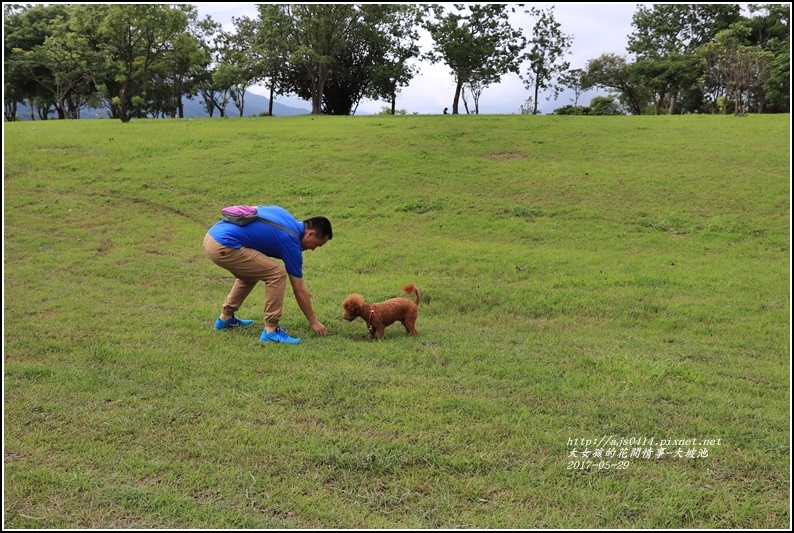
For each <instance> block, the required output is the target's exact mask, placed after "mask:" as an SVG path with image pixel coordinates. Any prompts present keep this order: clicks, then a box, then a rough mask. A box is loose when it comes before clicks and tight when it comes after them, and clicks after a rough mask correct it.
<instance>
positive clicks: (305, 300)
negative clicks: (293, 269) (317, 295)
mask: <svg viewBox="0 0 794 533" xmlns="http://www.w3.org/2000/svg"><path fill="white" fill-rule="evenodd" d="M289 282H290V283H291V284H292V292H293V293H294V294H295V301H297V302H298V307H300V308H301V311H303V314H304V315H306V320H308V321H309V325H311V327H312V330H314V332H315V333H316V334H317V335H319V336H320V337H325V336H326V335H327V334H328V330H327V329H325V326H323V325H322V324H321V323H320V321H319V320H317V317H315V316H314V309H313V308H312V296H311V294H309V290H308V289H307V288H306V283H304V281H303V278H296V277H295V276H292V275H290V277H289Z"/></svg>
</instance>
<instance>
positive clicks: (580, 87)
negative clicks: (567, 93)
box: [559, 68, 587, 107]
mask: <svg viewBox="0 0 794 533" xmlns="http://www.w3.org/2000/svg"><path fill="white" fill-rule="evenodd" d="M584 76H585V71H584V70H582V69H579V68H575V69H571V70H569V71H568V72H565V73H563V74H562V75H561V76H560V78H559V82H560V85H562V86H563V87H567V88H569V89H571V90H572V91H573V106H574V107H577V106H578V105H579V97H580V96H582V94H583V93H585V92H586V91H587V89H586V88H585V87H586V86H587V81H586V80H584V79H583V78H584Z"/></svg>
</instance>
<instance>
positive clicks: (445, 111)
mask: <svg viewBox="0 0 794 533" xmlns="http://www.w3.org/2000/svg"><path fill="white" fill-rule="evenodd" d="M448 109H449V108H447V107H445V108H444V114H445V115H446V114H447V113H448Z"/></svg>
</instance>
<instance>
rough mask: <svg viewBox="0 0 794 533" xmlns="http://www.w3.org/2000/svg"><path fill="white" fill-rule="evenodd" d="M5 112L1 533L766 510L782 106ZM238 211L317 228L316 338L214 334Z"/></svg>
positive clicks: (784, 383)
mask: <svg viewBox="0 0 794 533" xmlns="http://www.w3.org/2000/svg"><path fill="white" fill-rule="evenodd" d="M4 126H5V154H4V155H5V176H4V178H5V180H4V186H5V191H4V203H5V220H4V222H5V237H4V261H5V269H4V294H5V308H4V312H5V316H4V336H5V339H4V341H5V347H4V348H5V349H4V352H5V353H4V355H5V381H4V385H5V420H4V422H5V424H4V428H5V440H4V444H5V480H4V481H5V521H6V523H5V524H4V525H5V526H6V527H16V528H33V527H39V528H53V527H67V528H68V527H72V528H73V527H86V528H87V527H106V528H114V527H134V528H137V527H167V528H173V527H209V528H213V527H218V528H222V527H237V528H267V527H278V528H361V527H377V528H382V527H389V528H392V527H426V528H448V527H460V526H462V527H469V528H524V527H535V528H563V527H565V528H602V527H635V528H660V527H685V528H702V527H720V528H729V527H738V528H765V527H771V528H781V527H782V528H785V527H787V526H788V525H790V508H789V501H790V484H789V482H790V477H789V472H790V463H789V453H790V448H789V446H790V439H789V433H790V408H789V406H790V380H789V370H790V360H789V357H790V352H789V343H788V341H789V339H790V337H789V320H790V314H789V308H790V286H789V280H790V277H789V267H790V255H789V254H790V246H789V245H790V240H789V238H790V233H789V229H790V209H789V208H790V202H789V201H790V197H789V194H790V190H789V177H790V176H789V169H790V161H789V159H788V157H787V154H789V153H790V151H789V136H788V135H787V133H788V128H789V117H788V116H751V117H745V118H743V119H737V118H734V117H705V116H687V117H603V118H592V117H553V116H549V117H523V116H408V117H308V116H307V117H291V118H276V119H236V120H226V121H221V120H210V119H202V120H184V121H179V120H169V121H136V122H132V123H129V124H120V123H118V122H112V121H101V120H100V121H70V122H66V121H63V122H52V121H51V122H45V123H42V122H37V123H31V122H27V123H14V124H5V125H4ZM232 203H264V204H267V203H277V204H280V205H283V206H285V207H287V208H288V209H290V210H291V211H292V212H293V213H295V214H296V215H297V216H299V217H308V216H311V215H315V214H324V215H327V216H328V217H329V218H331V220H332V221H333V222H334V229H335V236H334V239H333V240H332V241H331V242H330V243H329V244H328V245H327V246H325V247H324V248H321V249H319V250H316V251H314V252H309V253H307V254H306V263H307V265H306V277H307V284H308V286H309V289H310V290H311V292H312V294H313V297H314V305H315V310H316V311H317V313H318V316H319V318H320V320H321V321H323V322H324V323H325V325H326V326H327V327H328V328H329V330H330V332H331V335H330V336H329V337H326V338H318V337H314V336H313V335H312V333H311V330H310V329H309V328H308V325H307V323H306V321H305V320H304V319H303V317H302V315H301V313H300V311H299V310H298V308H297V305H296V304H295V302H294V300H290V299H289V298H288V300H287V307H286V310H285V317H284V320H283V322H282V324H283V325H284V326H285V327H287V329H289V331H290V333H293V334H296V335H299V336H302V337H303V338H304V342H303V343H301V344H300V345H298V346H292V347H280V346H279V347H273V346H267V347H265V346H258V342H257V339H258V335H259V333H260V332H261V327H262V324H261V322H262V316H261V306H262V301H263V298H262V292H261V289H257V290H256V291H255V292H254V293H253V294H252V296H251V297H250V298H249V300H248V301H247V302H246V304H245V306H244V308H243V310H241V312H240V313H239V315H240V316H241V317H245V318H254V319H256V326H255V327H254V328H250V329H248V330H244V331H239V332H238V331H235V332H228V333H227V332H222V333H218V332H214V331H212V330H211V324H212V322H213V320H214V318H215V316H216V315H217V313H218V311H219V306H220V303H221V301H222V299H223V297H224V296H225V294H226V292H227V291H228V289H229V287H230V278H229V276H228V275H227V273H226V272H225V271H222V270H221V269H219V268H218V267H216V266H214V265H213V264H212V263H210V262H209V261H208V260H207V259H206V257H205V256H204V254H203V251H202V249H201V240H202V238H203V235H204V233H205V232H206V229H207V227H208V226H209V225H211V224H212V223H214V221H215V220H217V218H218V214H219V213H218V211H219V209H220V208H221V207H222V206H224V205H228V204H232ZM407 282H415V283H417V285H418V286H419V288H420V289H421V290H422V294H423V298H424V300H423V303H422V304H421V309H420V316H419V321H418V324H417V326H418V329H419V331H420V336H419V337H418V338H408V337H405V336H404V334H403V332H402V331H401V330H400V329H399V326H393V327H392V328H389V329H388V330H387V333H386V341H385V342H383V343H369V342H365V341H364V340H363V339H364V337H365V333H366V329H365V325H364V324H363V322H361V321H357V322H354V323H352V324H351V323H347V322H345V321H344V320H342V318H341V306H340V304H341V301H342V299H343V298H344V297H345V296H346V295H347V294H348V293H349V292H358V293H361V294H363V295H365V297H366V298H367V299H369V300H372V301H376V300H380V299H385V298H388V297H392V296H397V295H399V288H400V287H401V285H402V284H404V283H407ZM602 436H614V437H616V438H626V439H629V438H632V437H634V438H645V439H651V438H653V439H655V441H656V443H659V441H660V440H661V439H686V438H715V439H716V438H719V439H721V441H720V445H714V446H710V447H705V451H706V452H707V455H708V456H707V457H700V458H675V457H673V456H672V455H671V453H672V450H668V453H667V454H666V455H664V456H663V457H661V458H656V456H655V455H654V456H653V457H652V458H642V457H640V458H632V459H631V460H630V461H629V467H628V468H626V469H620V470H618V469H616V468H615V467H612V468H610V469H609V470H606V469H601V470H599V469H598V468H597V467H596V466H592V467H590V468H587V469H579V470H575V469H569V468H568V466H569V465H570V464H571V462H572V461H573V460H574V459H573V458H571V457H570V453H571V451H572V450H573V449H574V448H577V451H579V450H581V448H579V447H577V446H569V444H568V443H569V439H575V438H594V439H600V438H601V437H602ZM677 447H678V446H673V447H672V448H677ZM644 448H648V449H649V448H651V446H644ZM685 448H686V447H685ZM618 449H619V447H618ZM657 449H658V446H653V451H654V452H655V451H656V450H657ZM703 450H704V447H702V446H698V447H697V451H698V452H699V453H700V452H702V451H703ZM601 460H603V459H601ZM613 461H615V460H613ZM595 464H596V465H597V464H598V463H595Z"/></svg>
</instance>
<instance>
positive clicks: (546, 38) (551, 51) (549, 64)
mask: <svg viewBox="0 0 794 533" xmlns="http://www.w3.org/2000/svg"><path fill="white" fill-rule="evenodd" d="M527 13H529V14H531V15H532V16H534V17H537V21H536V22H535V25H534V27H533V28H532V38H531V39H530V40H529V44H530V45H531V47H530V50H529V53H528V54H527V56H526V59H527V61H528V62H529V66H528V67H527V70H526V73H525V76H526V77H525V78H523V79H524V87H525V88H526V89H528V90H533V94H534V96H533V102H534V108H533V110H532V114H533V115H534V114H537V112H538V95H539V93H540V91H541V90H545V89H552V91H553V94H554V99H555V100H556V99H557V97H558V96H559V95H560V93H561V92H562V91H563V88H564V87H563V86H562V85H560V84H555V83H554V82H553V80H554V78H555V76H558V75H560V74H563V73H565V72H566V71H567V70H568V68H570V66H571V65H570V63H569V62H568V61H563V59H562V58H563V57H564V56H565V54H568V53H570V52H569V49H570V47H571V41H572V37H570V36H568V35H565V34H564V33H563V32H562V30H561V29H560V28H561V26H560V23H559V22H557V21H556V20H555V19H554V8H553V7H552V8H550V9H548V10H540V9H537V8H534V7H533V8H532V9H530V10H529V11H527ZM550 98H551V97H550V96H549V97H547V98H546V99H547V100H549V99H550Z"/></svg>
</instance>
